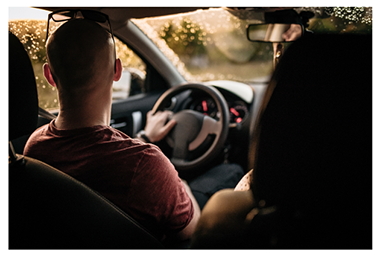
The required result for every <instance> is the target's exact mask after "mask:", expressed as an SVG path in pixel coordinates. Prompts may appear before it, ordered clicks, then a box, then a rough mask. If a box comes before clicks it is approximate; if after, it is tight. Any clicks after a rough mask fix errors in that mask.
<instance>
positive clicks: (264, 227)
mask: <svg viewBox="0 0 380 256" xmlns="http://www.w3.org/2000/svg"><path fill="white" fill-rule="evenodd" d="M207 8H208V7H207ZM207 8H206V7H200V8H198V7H154V8H153V7H152V8H143V7H124V8H118V7H107V8H104V7H88V8H86V9H91V10H98V11H101V12H103V13H106V14H108V15H109V17H110V20H111V23H112V29H113V33H114V34H115V36H117V37H118V38H119V39H120V40H122V41H123V42H125V43H127V44H128V46H129V47H130V48H132V49H133V50H135V51H136V52H138V53H139V54H140V56H139V57H140V58H141V59H143V61H144V62H145V63H146V77H145V80H144V81H143V83H144V87H145V88H146V92H144V93H141V94H137V95H133V96H130V97H129V98H127V99H125V100H118V101H114V102H113V104H112V113H111V125H112V126H113V127H115V128H117V129H119V130H120V131H122V132H124V133H126V134H127V135H129V136H131V137H135V136H136V134H137V132H138V131H140V130H141V129H143V127H144V125H145V122H146V117H145V116H146V113H147V112H148V111H149V110H151V109H152V110H153V112H156V111H159V110H164V109H168V110H171V111H173V112H174V113H175V115H174V116H175V118H177V119H176V120H181V121H180V122H179V125H178V126H179V127H180V128H178V129H177V128H176V129H175V130H173V132H172V133H170V134H169V136H168V138H166V139H165V140H164V141H162V142H160V143H157V145H158V146H159V147H160V148H161V149H162V151H163V152H164V153H165V154H166V155H167V156H168V158H169V159H170V160H171V162H172V163H173V164H174V165H175V167H176V169H177V170H178V172H179V175H180V176H181V177H184V178H185V179H189V180H191V179H192V178H194V177H195V176H198V175H200V174H202V173H203V172H204V171H205V170H207V169H208V168H210V167H211V166H214V165H216V164H218V163H223V162H232V163H238V164H239V165H241V166H242V168H243V169H244V171H245V172H248V171H250V170H251V169H254V180H253V185H252V187H253V190H252V192H253V194H254V196H255V198H256V199H257V201H259V200H263V201H265V202H266V205H265V207H263V209H259V212H261V214H259V215H258V216H257V217H255V218H254V219H253V221H252V223H251V224H250V227H251V229H250V230H251V231H250V232H248V233H247V232H242V233H241V234H226V239H227V240H228V241H227V242H226V241H224V242H223V243H221V241H220V240H218V239H216V238H215V239H211V240H207V239H205V240H204V241H202V242H201V243H200V244H193V245H192V248H194V249H199V248H203V249H211V248H212V249H218V248H219V249H220V248H229V249H231V248H232V249H371V248H372V246H373V244H372V234H373V227H372V225H373V215H372V212H373V205H372V202H373V195H372V192H373V191H372V189H373V187H372V132H373V131H372V114H373V112H372V103H373V102H372V68H373V67H372V61H373V60H372V34H369V35H368V34H367V35H362V34H338V35H337V34H323V35H316V34H313V33H311V32H306V33H305V31H306V28H305V27H304V26H306V23H307V20H308V19H309V18H310V17H309V16H308V15H309V14H305V13H304V14H303V16H302V15H301V17H300V16H297V17H296V18H294V17H292V18H289V19H287V20H285V21H284V18H283V17H284V16H281V17H280V16H279V18H278V19H277V20H275V18H274V16H272V13H271V14H270V15H268V17H267V20H268V21H270V23H275V22H276V21H277V22H278V23H289V24H290V23H293V22H294V20H295V19H296V20H297V23H298V24H299V26H300V27H301V28H302V30H303V33H304V34H303V35H302V37H301V38H300V39H297V40H296V41H295V42H294V43H292V44H291V45H290V46H289V47H287V48H286V49H285V51H284V52H281V54H280V55H281V58H279V60H274V62H276V63H277V62H278V64H276V65H275V69H274V72H273V74H272V75H271V76H270V80H269V82H268V83H265V86H262V85H261V84H253V85H251V86H247V85H245V84H244V83H240V82H234V81H225V80H219V81H217V80H215V81H208V82H192V81H187V80H186V79H185V77H183V76H182V75H181V74H180V73H179V71H178V70H177V69H176V67H175V66H174V65H173V64H172V63H171V62H170V61H169V60H168V59H167V58H166V57H163V56H164V55H163V53H161V52H160V51H159V50H158V49H157V48H156V47H153V46H152V45H153V44H154V43H153V41H151V40H149V39H148V38H147V37H143V36H142V33H141V31H140V30H139V28H138V27H137V26H136V25H135V24H134V23H132V22H128V21H129V19H130V18H144V17H152V16H161V15H171V14H177V13H184V12H189V11H194V10H199V9H207ZM42 9H44V10H48V11H55V10H59V9H60V8H59V7H45V8H42ZM229 11H230V12H234V10H232V9H231V10H229ZM261 12H262V11H261ZM261 12H260V13H261ZM255 29H258V27H257V28H253V27H247V34H248V37H249V34H250V33H253V32H254V31H255ZM267 29H268V28H267V27H265V30H267ZM252 35H254V33H253V34H252ZM253 40H254V39H253ZM262 40H264V39H261V38H260V39H257V38H256V41H262ZM247 41H248V40H247ZM254 41H255V40H254ZM274 42H276V43H277V42H278V39H276V40H272V41H271V43H274ZM356 49H360V51H359V50H356ZM20 74H22V75H20ZM38 97H39V96H38V95H37V85H36V79H35V74H34V71H33V68H32V63H31V61H30V59H29V56H28V54H27V52H26V50H25V49H24V46H23V44H22V43H21V42H20V40H19V38H17V37H16V36H15V35H14V34H13V33H12V32H9V158H8V159H9V161H8V162H9V164H8V166H9V197H8V198H9V205H8V206H9V249H179V248H180V249H185V248H186V249H189V248H191V247H190V244H191V243H190V241H185V242H184V243H164V242H161V241H159V240H158V239H157V238H155V237H154V236H153V235H152V234H150V232H149V231H148V230H147V229H145V228H144V227H143V226H142V225H140V224H139V223H138V222H137V221H135V220H134V219H133V218H132V217H130V216H129V215H128V214H127V213H125V212H124V211H123V210H121V209H120V208H118V207H117V206H116V205H114V204H113V203H112V202H110V201H109V200H108V199H107V198H105V197H103V196H102V195H100V194H99V193H97V192H96V191H94V190H93V189H91V188H90V187H88V186H86V185H85V184H83V183H81V182H80V181H77V180H75V179H74V178H72V177H70V176H68V175H66V174H65V173H63V172H61V171H60V170H57V169H55V168H54V167H51V166H49V165H47V164H46V163H43V162H41V161H39V160H37V159H33V158H30V157H27V156H23V154H22V153H23V147H24V146H25V143H26V141H27V139H28V137H29V136H30V134H31V133H32V132H33V131H34V130H35V129H36V128H38V127H40V126H42V125H44V124H47V123H49V122H50V120H51V119H53V118H54V117H55V116H56V115H57V114H58V112H57V111H44V110H43V109H42V108H41V107H40V106H39V104H38V102H39V99H38ZM206 106H207V107H206ZM203 112H207V117H204V116H205V114H206V113H203ZM200 120H201V121H200ZM189 141H192V143H191V144H190V145H189V143H188V142H189ZM52 157H53V156H52ZM268 207H271V208H272V209H275V210H274V211H270V212H269V213H265V209H267V208H268Z"/></svg>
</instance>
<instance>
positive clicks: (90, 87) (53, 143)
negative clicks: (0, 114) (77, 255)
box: [24, 12, 243, 241]
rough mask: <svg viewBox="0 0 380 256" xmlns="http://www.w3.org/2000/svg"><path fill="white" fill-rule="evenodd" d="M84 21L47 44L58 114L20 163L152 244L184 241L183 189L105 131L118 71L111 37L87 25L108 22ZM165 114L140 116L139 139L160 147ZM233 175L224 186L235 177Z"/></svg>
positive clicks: (141, 147)
mask: <svg viewBox="0 0 380 256" xmlns="http://www.w3.org/2000/svg"><path fill="white" fill-rule="evenodd" d="M91 15H92V16H91V17H92V18H91V19H88V18H86V17H84V18H80V19H68V21H67V22H66V23H64V24H63V25H61V26H60V27H59V29H57V30H56V31H55V32H54V33H53V34H51V35H50V36H49V38H48V40H47V45H46V54H47V61H48V62H47V64H45V65H44V66H43V70H44V76H45V78H46V79H47V81H48V82H49V83H50V84H51V85H52V86H54V87H56V88H57V91H58V98H59V107H60V109H59V114H58V116H57V118H56V119H54V120H52V121H51V122H50V123H49V124H47V125H44V126H42V127H40V128H39V129H37V130H36V131H35V132H34V133H33V134H32V135H31V136H30V138H29V140H28V142H27V144H26V146H25V149H24V155H26V156H29V157H33V158H36V159H38V160H41V161H43V162H46V163H47V164H49V165H51V166H53V167H55V168H57V169H59V170H61V171H63V172H65V173H67V174H68V175H70V176H72V177H74V178H76V179H77V180H79V181H81V182H83V183H84V184H86V185H87V186H89V187H91V188H92V189H94V190H95V191H97V192H99V193H100V194H102V195H103V196H105V197H106V198H108V199H109V200H110V201H111V202H113V203H114V204H115V205H117V206H118V207H120V208H121V209H122V210H124V211H125V212H126V213H128V214H129V215H130V216H132V217H133V218H134V219H136V220H137V221H138V222H140V223H141V224H142V225H143V226H145V227H146V228H147V229H148V230H149V231H150V232H152V233H153V234H154V235H155V236H156V237H157V238H158V239H159V240H161V241H163V240H165V238H170V239H175V240H177V239H178V240H185V239H189V238H190V237H191V235H192V233H193V231H194V229H195V225H196V224H197V221H198V219H199V216H200V207H199V205H198V203H197V200H196V199H195V197H194V195H193V193H192V192H191V189H190V187H189V185H188V184H187V183H186V182H185V181H183V180H181V179H180V178H179V176H178V173H177V171H176V170H175V167H174V166H173V165H172V163H171V162H170V161H169V159H168V158H167V157H166V156H165V155H164V154H163V153H162V151H161V150H160V149H159V148H158V147H157V146H155V145H153V144H151V143H145V142H144V139H143V138H140V139H133V138H130V137H129V136H127V135H126V134H124V133H122V132H120V131H119V130H117V129H114V128H112V127H110V126H109V125H110V117H111V106H112V86H113V82H114V81H118V80H119V79H120V77H121V73H122V64H121V61H120V59H118V58H117V57H116V52H115V44H114V38H113V34H112V29H111V28H110V29H109V31H107V30H106V29H104V28H103V27H102V26H100V25H99V24H97V23H96V22H94V21H101V20H102V19H106V20H108V17H107V16H106V15H104V14H102V13H98V12H96V13H91ZM96 15H98V16H99V19H98V16H96ZM102 15H104V16H105V17H101V16H102ZM49 17H50V16H49ZM101 22H103V21H101ZM108 23H109V21H108ZM48 26H49V25H48ZM109 26H110V24H109ZM48 32H49V29H48V31H47V33H48ZM170 114H171V113H170V112H169V111H163V112H158V113H156V114H155V115H153V114H152V113H151V112H148V114H147V124H146V127H145V135H146V136H147V138H149V141H150V142H157V141H159V140H161V139H163V138H164V137H165V136H166V135H167V134H168V132H169V131H170V130H171V128H172V127H173V126H174V125H176V123H175V121H174V120H172V121H168V122H167V119H168V116H169V115H170ZM240 172H241V174H240ZM237 173H239V174H238V175H237V176H236V178H235V180H236V182H235V181H233V182H232V183H235V184H236V183H237V182H238V180H239V179H240V177H241V176H242V175H243V172H242V171H241V170H237ZM232 186H234V185H232ZM220 188H223V187H220Z"/></svg>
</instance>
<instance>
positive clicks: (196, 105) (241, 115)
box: [189, 97, 248, 126]
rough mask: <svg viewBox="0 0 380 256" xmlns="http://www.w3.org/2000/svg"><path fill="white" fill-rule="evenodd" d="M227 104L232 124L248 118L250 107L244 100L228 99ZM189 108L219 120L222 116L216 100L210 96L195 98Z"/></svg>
mask: <svg viewBox="0 0 380 256" xmlns="http://www.w3.org/2000/svg"><path fill="white" fill-rule="evenodd" d="M226 100H227V99H226ZM227 104H228V109H229V111H230V126H233V125H236V124H240V123H243V122H244V121H245V120H246V119H247V117H248V107H247V104H246V103H244V102H243V101H242V100H233V99H230V100H227ZM189 109H192V110H194V111H197V112H200V113H202V114H204V115H207V116H210V117H212V118H214V119H217V120H218V119H219V116H220V113H219V112H218V109H217V106H216V104H215V102H214V100H213V99H212V98H210V97H201V98H198V99H194V100H193V101H192V102H191V103H190V105H189Z"/></svg>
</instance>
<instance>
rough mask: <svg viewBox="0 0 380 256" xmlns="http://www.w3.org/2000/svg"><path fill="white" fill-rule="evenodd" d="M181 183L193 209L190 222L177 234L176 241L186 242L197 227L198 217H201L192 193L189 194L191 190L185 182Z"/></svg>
mask: <svg viewBox="0 0 380 256" xmlns="http://www.w3.org/2000/svg"><path fill="white" fill-rule="evenodd" d="M182 183H183V185H184V187H185V189H186V192H187V194H188V195H189V197H190V199H191V202H192V203H193V207H194V215H193V219H192V220H191V221H190V223H189V224H188V225H187V226H186V227H185V228H184V229H182V230H181V231H180V232H179V233H178V239H179V240H187V239H190V238H191V236H192V235H193V233H194V230H195V227H196V226H197V223H198V220H199V217H200V216H201V210H200V208H199V205H198V202H197V200H196V199H195V197H194V195H193V193H192V192H191V189H190V187H189V185H188V184H187V182H186V181H185V180H182Z"/></svg>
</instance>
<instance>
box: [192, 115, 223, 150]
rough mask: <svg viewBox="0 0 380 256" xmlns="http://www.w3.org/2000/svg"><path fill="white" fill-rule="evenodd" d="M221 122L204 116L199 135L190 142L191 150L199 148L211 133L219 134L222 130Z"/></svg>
mask: <svg viewBox="0 0 380 256" xmlns="http://www.w3.org/2000/svg"><path fill="white" fill-rule="evenodd" d="M222 128H223V127H222V124H221V122H218V121H216V120H215V119H213V118H211V117H209V116H204V119H203V123H202V128H201V130H200V131H199V133H198V136H197V137H196V138H195V139H194V140H193V141H192V142H191V143H190V144H189V150H190V151H192V150H195V149H197V148H198V147H199V146H200V145H201V144H202V143H203V142H204V141H205V140H206V138H207V136H208V135H210V134H215V135H217V136H218V135H219V134H220V133H221V132H222Z"/></svg>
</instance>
